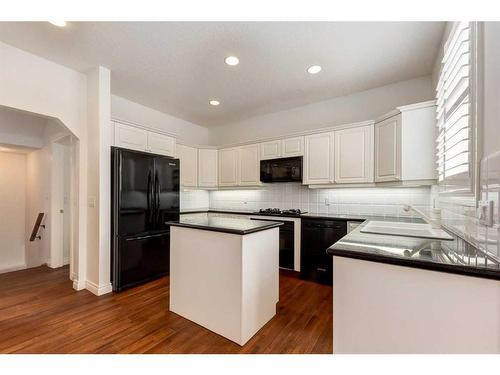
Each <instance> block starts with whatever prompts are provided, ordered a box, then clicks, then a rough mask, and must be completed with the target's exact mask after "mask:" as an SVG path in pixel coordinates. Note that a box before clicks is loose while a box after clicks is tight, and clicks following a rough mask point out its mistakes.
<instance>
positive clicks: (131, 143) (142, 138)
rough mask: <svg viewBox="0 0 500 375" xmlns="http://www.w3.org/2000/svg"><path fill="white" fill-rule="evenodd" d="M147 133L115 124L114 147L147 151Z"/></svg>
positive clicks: (132, 127)
mask: <svg viewBox="0 0 500 375" xmlns="http://www.w3.org/2000/svg"><path fill="white" fill-rule="evenodd" d="M147 145H148V132H147V131H146V130H143V129H139V128H136V127H134V126H129V125H125V124H120V123H119V122H115V146H117V147H123V148H128V149H130V150H137V151H147Z"/></svg>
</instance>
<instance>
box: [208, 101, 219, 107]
mask: <svg viewBox="0 0 500 375" xmlns="http://www.w3.org/2000/svg"><path fill="white" fill-rule="evenodd" d="M209 103H210V105H213V106H218V105H219V104H220V102H219V101H218V100H210V102H209Z"/></svg>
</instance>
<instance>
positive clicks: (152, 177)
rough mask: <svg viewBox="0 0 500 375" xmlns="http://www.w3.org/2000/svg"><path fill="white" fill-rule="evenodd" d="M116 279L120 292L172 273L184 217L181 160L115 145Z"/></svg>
mask: <svg viewBox="0 0 500 375" xmlns="http://www.w3.org/2000/svg"><path fill="white" fill-rule="evenodd" d="M111 175H112V183H111V200H112V208H111V282H112V285H113V291H115V292H119V291H121V290H123V289H124V288H128V287H131V286H134V285H137V284H141V283H144V282H147V281H149V280H152V279H155V278H157V277H160V276H163V275H166V274H168V272H169V261H170V251H169V250H170V228H169V226H168V225H166V224H165V223H166V222H167V221H174V220H179V160H178V159H173V158H169V157H166V156H161V155H154V154H149V153H145V152H140V151H132V150H125V149H121V148H118V147H112V149H111Z"/></svg>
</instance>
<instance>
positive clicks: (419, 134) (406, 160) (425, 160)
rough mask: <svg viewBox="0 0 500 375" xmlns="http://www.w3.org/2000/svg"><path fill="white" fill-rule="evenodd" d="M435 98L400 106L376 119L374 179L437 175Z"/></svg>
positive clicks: (415, 178) (425, 178) (430, 179)
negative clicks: (435, 157)
mask: <svg viewBox="0 0 500 375" xmlns="http://www.w3.org/2000/svg"><path fill="white" fill-rule="evenodd" d="M435 140H436V106H435V102H434V101H429V102H423V103H417V104H412V105H407V106H403V107H398V108H397V110H395V111H392V112H390V113H388V114H387V115H385V116H383V117H382V118H381V119H380V120H378V121H377V122H376V123H375V182H389V181H404V182H411V181H420V182H422V181H427V182H429V183H432V182H433V180H435V179H436V169H435V160H434V155H435V149H434V148H435Z"/></svg>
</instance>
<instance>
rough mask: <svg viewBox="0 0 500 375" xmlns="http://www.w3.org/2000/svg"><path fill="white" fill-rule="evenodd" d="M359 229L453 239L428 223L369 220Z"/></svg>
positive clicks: (390, 234) (366, 231)
mask: <svg viewBox="0 0 500 375" xmlns="http://www.w3.org/2000/svg"><path fill="white" fill-rule="evenodd" d="M360 231H361V232H363V233H374V234H386V235H389V236H405V237H415V238H429V239H434V240H445V241H452V240H453V237H452V236H450V235H449V234H448V233H447V232H446V231H444V230H443V229H434V228H432V227H431V225H430V224H419V223H401V222H391V221H369V222H368V223H367V224H366V225H365V226H364V227H363V228H361V230H360Z"/></svg>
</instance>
